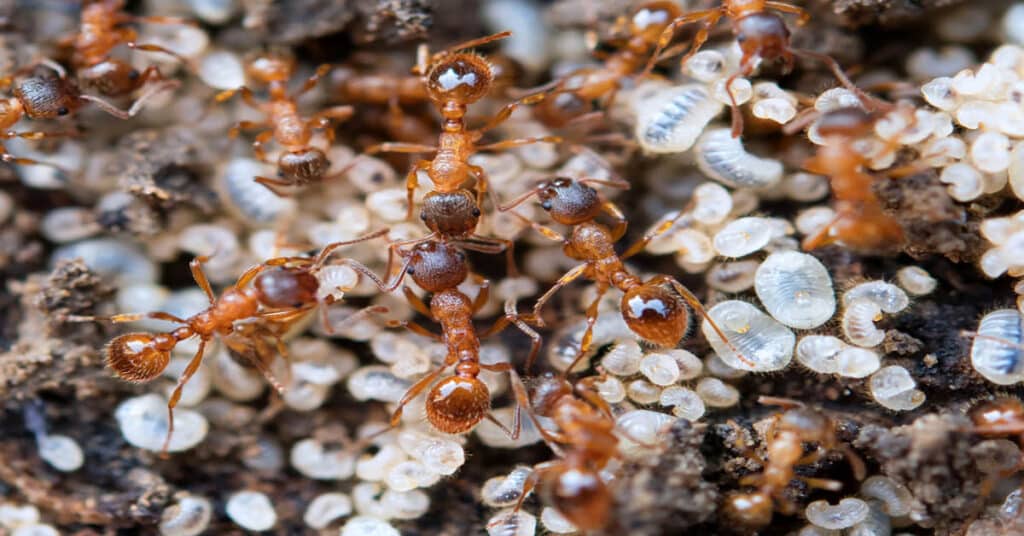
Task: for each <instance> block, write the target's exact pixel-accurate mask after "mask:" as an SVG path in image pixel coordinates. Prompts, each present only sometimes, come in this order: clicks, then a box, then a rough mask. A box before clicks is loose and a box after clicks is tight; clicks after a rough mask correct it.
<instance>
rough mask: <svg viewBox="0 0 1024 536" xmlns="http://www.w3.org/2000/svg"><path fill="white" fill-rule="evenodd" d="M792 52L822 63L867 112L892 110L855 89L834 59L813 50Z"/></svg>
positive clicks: (884, 103)
mask: <svg viewBox="0 0 1024 536" xmlns="http://www.w3.org/2000/svg"><path fill="white" fill-rule="evenodd" d="M792 52H793V53H794V54H796V55H798V56H805V57H808V58H812V59H816V60H818V61H820V62H822V63H824V64H825V65H826V66H827V67H828V68H829V70H831V71H832V74H833V75H835V77H836V79H837V80H839V83H840V84H842V85H843V87H845V88H846V89H848V90H850V91H851V92H853V94H854V95H856V96H857V99H858V100H860V101H861V102H862V103H863V104H864V106H865V107H867V108H868V109H869V110H878V109H880V110H890V109H892V108H893V105H892V104H889V103H888V102H885V101H883V100H881V99H877V98H875V97H872V96H871V95H868V94H867V93H865V92H864V90H862V89H861V88H859V87H857V85H856V84H854V83H853V82H852V81H851V80H850V79H849V78H848V77H847V76H846V73H844V72H843V69H842V67H840V66H839V63H838V62H837V61H836V60H835V59H833V58H832V56H829V55H828V54H822V53H820V52H814V51H813V50H804V49H792Z"/></svg>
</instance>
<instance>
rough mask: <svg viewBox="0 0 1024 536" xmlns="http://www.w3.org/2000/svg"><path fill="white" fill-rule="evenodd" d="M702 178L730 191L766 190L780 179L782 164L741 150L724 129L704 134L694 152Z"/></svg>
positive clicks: (737, 142) (740, 145)
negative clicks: (712, 180) (703, 176)
mask: <svg viewBox="0 0 1024 536" xmlns="http://www.w3.org/2000/svg"><path fill="white" fill-rule="evenodd" d="M694 151H695V152H696V156H697V167H699V168H700V170H701V171H703V172H704V174H705V175H707V176H708V177H711V178H712V179H715V180H716V181H719V182H721V183H723V184H725V185H727V186H732V187H734V188H767V187H769V186H772V185H774V184H776V183H778V182H779V180H781V179H782V163H781V162H779V161H777V160H771V159H767V158H760V157H757V156H754V155H752V154H750V153H748V152H747V151H746V150H744V148H743V141H742V140H741V139H740V138H734V137H732V132H731V131H730V130H729V129H727V128H716V129H712V130H709V131H707V132H705V133H704V134H703V135H702V136H701V137H700V139H699V140H698V141H697V147H696V148H695V149H694Z"/></svg>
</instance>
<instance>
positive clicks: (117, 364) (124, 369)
mask: <svg viewBox="0 0 1024 536" xmlns="http://www.w3.org/2000/svg"><path fill="white" fill-rule="evenodd" d="M175 344H177V340H175V338H174V337H172V336H171V335H170V334H167V333H158V334H153V333H125V334H124V335H121V336H119V337H117V338H115V339H114V340H112V341H110V342H109V343H108V344H107V348H106V354H107V366H109V367H110V368H111V369H113V370H114V373H115V374H117V375H118V377H120V378H121V379H123V380H125V381H129V382H148V381H150V380H152V379H154V378H156V377H157V376H159V375H160V374H161V373H162V372H163V371H164V369H166V368H167V363H168V362H169V361H170V360H171V350H172V349H173V348H174V345H175Z"/></svg>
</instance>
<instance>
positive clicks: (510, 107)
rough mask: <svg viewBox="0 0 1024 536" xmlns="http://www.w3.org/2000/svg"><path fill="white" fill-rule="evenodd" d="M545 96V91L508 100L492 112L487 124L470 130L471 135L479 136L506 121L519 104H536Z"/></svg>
mask: <svg viewBox="0 0 1024 536" xmlns="http://www.w3.org/2000/svg"><path fill="white" fill-rule="evenodd" d="M546 97H547V94H545V93H536V94H533V95H527V96H525V97H523V98H521V99H519V100H516V101H513V102H510V103H508V104H506V105H505V106H502V107H501V109H500V110H498V113H496V114H494V117H492V118H491V120H490V121H488V122H487V124H485V125H484V126H482V127H480V128H478V129H476V130H474V131H473V132H472V135H473V136H475V137H477V138H479V136H480V135H482V134H483V133H484V132H487V131H489V130H492V129H494V128H496V127H497V126H498V125H501V124H502V123H504V122H505V121H507V120H508V118H509V117H512V113H513V112H515V111H516V109H517V108H519V107H520V106H523V105H527V106H529V105H531V104H536V103H538V102H540V101H542V100H544V99H545V98H546Z"/></svg>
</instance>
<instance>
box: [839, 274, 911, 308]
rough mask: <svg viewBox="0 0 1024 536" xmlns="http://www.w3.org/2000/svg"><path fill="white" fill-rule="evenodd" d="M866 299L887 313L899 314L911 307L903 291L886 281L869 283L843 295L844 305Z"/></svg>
mask: <svg viewBox="0 0 1024 536" xmlns="http://www.w3.org/2000/svg"><path fill="white" fill-rule="evenodd" d="M859 299H866V300H868V301H871V302H873V303H875V304H876V305H878V307H879V308H880V309H881V310H882V311H885V312H886V313H898V312H900V311H902V310H904V309H906V308H907V306H908V305H910V298H909V297H907V293H906V292H903V289H901V288H900V287H897V286H896V285H893V284H892V283H886V282H885V281H867V282H864V283H860V284H859V285H857V286H855V287H853V288H851V289H850V290H848V291H846V292H844V293H843V305H846V306H849V305H850V304H852V303H853V302H854V301H856V300H859Z"/></svg>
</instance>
